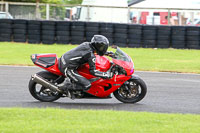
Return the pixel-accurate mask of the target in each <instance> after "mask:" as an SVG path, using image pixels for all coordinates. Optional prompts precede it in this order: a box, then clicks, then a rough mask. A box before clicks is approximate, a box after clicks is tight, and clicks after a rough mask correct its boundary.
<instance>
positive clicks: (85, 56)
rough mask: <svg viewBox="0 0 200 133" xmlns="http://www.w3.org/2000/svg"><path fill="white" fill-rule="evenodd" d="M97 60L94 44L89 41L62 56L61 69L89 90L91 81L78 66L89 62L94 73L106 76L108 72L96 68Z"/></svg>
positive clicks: (60, 60)
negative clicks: (78, 70)
mask: <svg viewBox="0 0 200 133" xmlns="http://www.w3.org/2000/svg"><path fill="white" fill-rule="evenodd" d="M95 61H96V57H95V55H94V49H93V47H92V45H91V44H90V43H89V42H84V43H82V44H80V45H79V46H78V47H76V48H74V49H72V50H70V51H68V52H66V53H65V54H64V55H62V56H61V58H60V59H59V69H60V70H61V72H62V73H64V74H65V75H66V76H68V77H69V78H70V79H72V80H74V81H75V82H76V83H78V84H79V85H81V86H82V87H83V89H84V90H88V89H89V88H90V87H91V83H90V81H89V80H88V79H86V78H85V77H83V76H81V75H80V74H79V73H78V72H77V68H78V67H79V66H80V65H82V64H84V63H89V66H90V73H91V74H92V75H94V76H97V77H102V78H106V75H107V74H106V73H104V72H100V71H97V70H96V66H95Z"/></svg>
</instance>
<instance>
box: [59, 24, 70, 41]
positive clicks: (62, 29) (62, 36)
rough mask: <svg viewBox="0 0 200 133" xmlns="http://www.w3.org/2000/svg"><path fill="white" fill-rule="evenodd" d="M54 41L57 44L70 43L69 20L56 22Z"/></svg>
mask: <svg viewBox="0 0 200 133" xmlns="http://www.w3.org/2000/svg"><path fill="white" fill-rule="evenodd" d="M56 43H57V44H69V43H70V22H69V21H58V22H56Z"/></svg>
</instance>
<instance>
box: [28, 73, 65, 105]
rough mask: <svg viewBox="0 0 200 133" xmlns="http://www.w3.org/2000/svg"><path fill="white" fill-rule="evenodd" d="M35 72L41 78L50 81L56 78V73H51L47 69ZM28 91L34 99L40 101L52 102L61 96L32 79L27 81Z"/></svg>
mask: <svg viewBox="0 0 200 133" xmlns="http://www.w3.org/2000/svg"><path fill="white" fill-rule="evenodd" d="M37 74H38V75H39V76H41V77H42V78H44V79H46V80H48V81H51V82H54V80H56V79H57V78H58V76H57V75H55V74H52V73H50V72H48V71H41V72H38V73H37ZM29 92H30V93H31V95H32V96H33V97H34V98H35V99H37V100H39V101H41V102H53V101H55V100H57V99H59V98H60V97H61V96H62V94H61V93H58V92H52V91H51V90H50V89H48V88H45V87H44V86H42V85H40V84H38V83H36V82H35V81H33V80H32V79H30V81H29Z"/></svg>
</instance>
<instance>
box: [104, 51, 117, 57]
mask: <svg viewBox="0 0 200 133" xmlns="http://www.w3.org/2000/svg"><path fill="white" fill-rule="evenodd" d="M105 55H107V56H110V57H112V58H114V57H115V54H114V53H113V52H112V51H108V52H106V53H105Z"/></svg>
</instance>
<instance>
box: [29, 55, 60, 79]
mask: <svg viewBox="0 0 200 133" xmlns="http://www.w3.org/2000/svg"><path fill="white" fill-rule="evenodd" d="M31 58H32V60H33V63H34V64H35V65H37V66H39V67H41V68H43V69H45V70H47V71H49V72H51V73H54V74H56V75H63V73H62V72H60V70H59V68H58V58H57V55H56V54H33V55H32V57H31ZM48 58H50V59H51V60H50V61H51V62H50V63H49V62H48V61H49V60H48ZM45 60H46V62H45ZM47 60H48V61H47ZM48 65H49V66H48Z"/></svg>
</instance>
